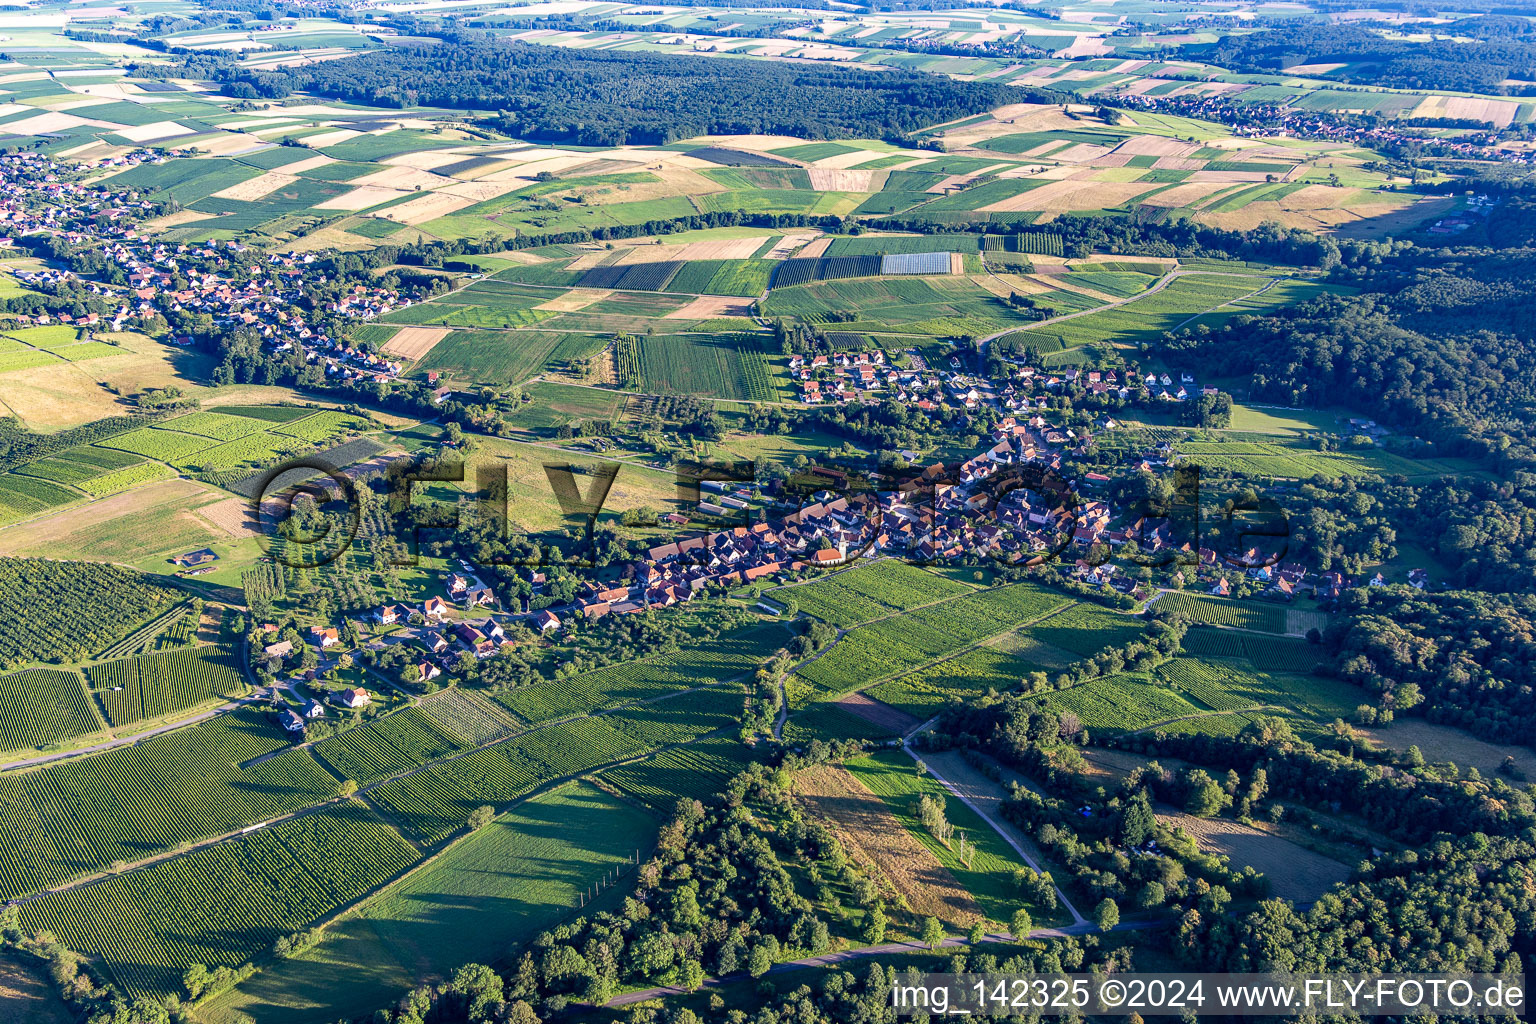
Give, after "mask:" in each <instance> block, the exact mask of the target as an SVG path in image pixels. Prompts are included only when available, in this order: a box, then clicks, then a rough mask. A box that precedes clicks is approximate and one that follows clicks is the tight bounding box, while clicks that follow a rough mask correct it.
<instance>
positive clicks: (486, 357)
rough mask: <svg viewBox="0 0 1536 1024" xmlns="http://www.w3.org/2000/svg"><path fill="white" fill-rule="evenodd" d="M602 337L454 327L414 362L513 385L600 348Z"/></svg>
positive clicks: (477, 379)
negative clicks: (459, 329) (472, 329)
mask: <svg viewBox="0 0 1536 1024" xmlns="http://www.w3.org/2000/svg"><path fill="white" fill-rule="evenodd" d="M602 347H603V341H602V339H600V338H594V337H591V336H588V335H581V334H563V333H560V332H558V331H451V332H449V334H448V336H447V337H446V338H444V339H443V340H442V341H439V342H438V343H437V344H436V345H434V346H432V350H431V351H430V352H428V353H427V354H426V355H425V356H423V357H422V358H421V359H420V360H419V361H418V362H417V364H416V369H417V370H418V371H426V370H436V371H437V372H439V373H441V374H443V375H444V376H446V377H448V378H450V379H454V380H463V381H475V382H485V383H493V384H511V383H516V382H519V381H525V380H527V379H528V378H529V377H532V376H534V375H535V374H538V373H542V372H543V371H544V370H546V369H549V368H550V367H553V366H562V365H564V364H566V363H568V362H569V361H571V360H573V359H581V358H586V357H588V356H591V355H593V354H595V353H596V352H598V351H601V349H602Z"/></svg>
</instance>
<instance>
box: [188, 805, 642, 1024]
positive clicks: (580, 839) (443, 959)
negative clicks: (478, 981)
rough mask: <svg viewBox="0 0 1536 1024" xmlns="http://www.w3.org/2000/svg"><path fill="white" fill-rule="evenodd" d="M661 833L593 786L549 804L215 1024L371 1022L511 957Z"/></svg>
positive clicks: (269, 982)
mask: <svg viewBox="0 0 1536 1024" xmlns="http://www.w3.org/2000/svg"><path fill="white" fill-rule="evenodd" d="M657 825H658V822H657V821H656V819H654V818H652V817H651V816H650V815H648V814H646V813H644V812H643V811H640V810H638V809H637V808H636V807H635V806H634V805H633V804H632V803H630V802H629V801H627V800H622V799H619V798H616V797H614V796H612V795H610V794H609V793H606V792H604V791H603V790H600V789H598V788H597V787H595V786H592V785H590V784H587V783H575V784H572V785H569V786H565V787H562V788H559V789H556V790H553V791H551V792H548V793H543V794H540V795H539V796H536V797H534V798H532V799H530V800H528V801H525V802H524V803H521V804H518V805H517V806H516V807H513V808H511V809H510V810H508V811H507V812H506V813H505V814H503V815H502V816H501V817H499V818H497V819H496V820H495V821H493V822H491V823H490V824H489V825H487V826H485V827H484V828H482V829H481V830H480V831H478V832H476V833H474V834H473V835H471V836H469V837H468V838H466V839H465V840H463V841H461V842H459V843H457V844H455V845H454V846H453V847H451V848H450V849H449V850H448V851H447V852H446V853H444V854H443V855H441V856H439V857H438V858H437V859H435V860H433V861H432V862H431V863H430V864H428V865H426V866H424V867H422V868H421V869H420V870H418V871H415V872H413V873H412V874H410V875H409V876H407V877H406V878H404V879H402V880H401V881H399V882H397V883H396V884H394V885H391V886H390V887H388V888H387V889H385V890H384V891H383V892H381V893H380V894H378V895H377V896H376V897H374V898H373V899H371V900H369V901H367V902H366V903H365V904H363V905H362V906H361V907H360V908H359V909H358V910H356V911H355V912H353V913H352V914H349V915H347V916H345V917H343V918H342V919H341V920H340V921H338V922H337V923H335V924H333V925H332V926H331V927H330V928H328V929H327V930H326V936H325V938H324V939H323V940H322V941H321V943H320V944H319V945H318V946H316V947H315V948H314V949H312V950H309V951H307V952H305V953H303V954H302V955H300V956H298V957H295V958H293V959H291V960H286V961H282V962H280V963H278V964H275V965H273V966H272V967H270V968H268V969H267V970H265V971H263V972H262V973H261V974H259V975H257V976H256V977H255V978H252V979H250V980H249V981H246V982H244V983H242V984H241V985H240V986H238V987H237V988H235V989H234V990H233V991H232V992H230V993H229V994H227V995H224V996H221V997H219V998H218V999H216V1000H215V1001H214V1002H213V1003H212V1005H211V1006H210V1008H209V1010H208V1011H207V1012H208V1014H209V1016H210V1019H213V1020H217V1021H228V1020H234V1019H236V1018H237V1015H238V1017H239V1019H245V1020H251V1021H254V1022H256V1024H268V1022H273V1024H275V1022H278V1021H282V1022H285V1024H286V1022H290V1021H295V1020H297V1021H306V1022H309V1021H325V1022H328V1021H333V1020H335V1019H337V1018H338V1017H342V1016H354V1015H358V1014H366V1013H367V1012H368V1011H369V1009H370V1008H371V1007H373V1006H374V1005H375V1004H376V1003H377V1001H378V993H380V992H403V991H405V990H406V989H407V988H409V987H410V986H411V985H412V984H413V983H415V982H416V981H417V980H418V979H420V978H422V977H425V976H429V975H430V976H443V975H449V974H451V973H452V971H453V969H454V968H456V967H457V966H458V965H460V964H462V963H466V962H469V961H483V960H485V959H487V954H486V951H487V950H490V949H510V948H512V947H513V946H514V945H515V944H516V943H517V942H519V940H522V939H525V938H526V937H527V936H529V935H532V934H536V933H537V932H539V931H541V930H543V929H545V928H548V927H551V926H553V925H554V924H556V923H557V922H559V921H560V920H562V919H563V918H566V917H568V916H571V915H574V914H575V913H576V912H577V911H578V908H579V904H580V901H581V894H582V892H583V890H588V889H590V887H591V886H592V885H593V884H594V883H598V882H600V881H601V880H602V878H603V876H604V875H606V874H609V873H610V872H612V871H614V870H615V869H617V870H618V871H620V872H621V873H627V872H629V871H633V870H634V862H635V858H636V855H637V854H638V855H639V857H640V858H641V859H644V858H645V857H646V856H647V855H648V854H649V851H650V848H651V846H652V844H653V842H654V837H655V833H656V828H657Z"/></svg>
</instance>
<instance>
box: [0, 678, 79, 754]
mask: <svg viewBox="0 0 1536 1024" xmlns="http://www.w3.org/2000/svg"><path fill="white" fill-rule="evenodd" d="M102 725H103V723H102V721H101V719H100V718H99V717H98V716H97V714H96V709H95V708H93V707H92V706H91V699H90V697H88V696H86V693H85V687H84V685H82V683H81V681H80V677H79V676H78V675H76V674H75V673H73V672H60V671H57V670H55V669H43V668H39V669H31V670H29V671H26V672H16V673H13V674H11V675H8V676H0V749H4V750H23V749H26V748H27V747H42V746H45V745H47V744H49V743H57V742H58V741H59V740H64V739H69V738H70V737H71V736H80V735H82V734H84V733H90V732H96V731H97V730H99V729H101V728H102Z"/></svg>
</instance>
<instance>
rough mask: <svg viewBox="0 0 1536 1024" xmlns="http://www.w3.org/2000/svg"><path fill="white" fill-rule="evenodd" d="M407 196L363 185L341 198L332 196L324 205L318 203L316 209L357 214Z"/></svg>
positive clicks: (404, 193) (407, 193) (388, 189)
mask: <svg viewBox="0 0 1536 1024" xmlns="http://www.w3.org/2000/svg"><path fill="white" fill-rule="evenodd" d="M405 195H410V193H409V192H402V191H400V190H399V189H393V188H379V187H378V186H376V185H363V186H361V187H360V188H354V189H353V190H352V191H350V192H343V193H342V194H341V195H339V196H332V197H331V198H330V199H327V200H326V201H325V202H323V203H316V204H315V209H317V210H345V211H347V212H348V213H356V212H357V211H358V210H366V209H368V208H369V207H370V206H378V205H379V204H380V203H387V202H389V201H390V200H391V199H399V198H400V197H401V196H405Z"/></svg>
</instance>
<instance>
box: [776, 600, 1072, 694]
mask: <svg viewBox="0 0 1536 1024" xmlns="http://www.w3.org/2000/svg"><path fill="white" fill-rule="evenodd" d="M935 579H937V577H935ZM1070 603H1071V601H1070V599H1069V598H1066V597H1063V596H1061V595H1060V594H1056V593H1053V592H1051V591H1049V590H1045V589H1043V588H1041V587H1037V586H1035V585H1034V584H1030V583H1019V584H1015V585H1013V586H1007V587H998V588H996V589H993V590H985V591H980V592H974V591H973V592H971V593H967V594H963V595H961V596H960V597H957V598H954V599H952V600H948V601H942V602H940V603H938V604H934V605H930V606H928V607H924V608H920V609H918V610H916V611H913V612H909V613H907V614H905V615H901V616H897V617H895V618H889V619H882V620H880V621H878V622H874V623H871V624H870V625H867V626H862V627H860V628H858V629H855V630H853V631H851V632H849V633H848V634H847V635H845V636H844V637H843V638H842V639H841V640H839V641H838V642H837V643H836V644H835V645H834V646H833V647H832V648H831V649H830V650H828V651H827V652H826V654H824V655H823V656H822V657H820V658H818V659H816V660H815V661H813V662H811V663H809V664H807V665H805V666H803V667H801V668H800V670H799V673H798V674H799V675H800V676H801V677H802V678H804V679H805V680H807V681H809V682H810V683H812V684H814V685H815V686H817V687H818V688H820V689H822V690H824V691H827V692H829V693H846V692H847V691H849V690H852V689H856V688H857V687H859V686H862V685H863V684H865V683H869V682H873V681H874V680H876V679H880V678H883V677H885V676H890V675H895V674H897V673H900V672H905V671H907V670H910V669H914V668H917V667H918V666H920V665H923V664H925V663H926V662H929V661H933V660H935V659H936V658H940V657H942V656H944V655H946V654H949V653H951V652H954V651H958V650H959V649H960V648H962V647H965V646H967V645H969V644H974V643H976V642H978V641H980V640H983V639H986V638H987V637H989V636H995V635H997V634H999V633H1003V632H1006V631H1008V630H1010V629H1015V628H1017V627H1018V626H1020V625H1022V624H1024V623H1026V622H1029V621H1031V620H1033V619H1038V618H1040V617H1041V616H1043V615H1047V614H1049V613H1051V612H1053V611H1055V610H1057V609H1059V608H1062V607H1064V606H1065V605H1068V604H1070Z"/></svg>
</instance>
